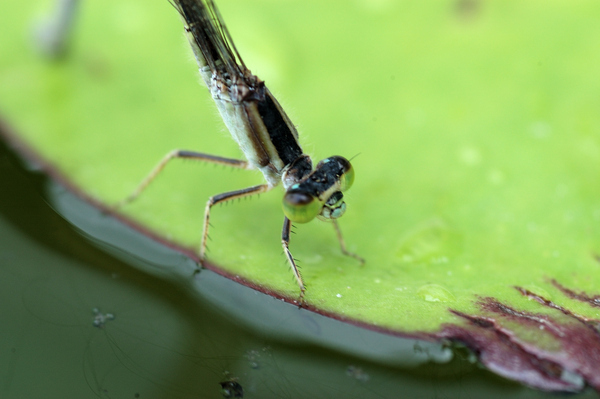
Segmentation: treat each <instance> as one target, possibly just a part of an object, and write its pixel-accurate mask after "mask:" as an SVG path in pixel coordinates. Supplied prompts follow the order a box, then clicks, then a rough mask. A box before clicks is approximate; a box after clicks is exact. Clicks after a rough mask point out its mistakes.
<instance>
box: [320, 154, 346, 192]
mask: <svg viewBox="0 0 600 399" xmlns="http://www.w3.org/2000/svg"><path fill="white" fill-rule="evenodd" d="M327 164H329V165H335V167H333V168H332V170H334V171H335V174H336V178H337V179H338V182H339V185H340V191H346V190H348V189H350V187H352V183H354V168H353V167H352V164H351V163H350V161H348V160H347V159H346V158H344V157H340V156H339V155H335V156H333V157H329V158H326V159H324V160H322V161H321V162H319V163H318V164H317V168H316V169H320V168H324V167H326V166H325V165H327Z"/></svg>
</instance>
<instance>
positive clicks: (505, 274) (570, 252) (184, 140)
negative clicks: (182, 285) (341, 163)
mask: <svg viewBox="0 0 600 399" xmlns="http://www.w3.org/2000/svg"><path fill="white" fill-rule="evenodd" d="M48 7H49V5H48V4H36V3H35V2H31V3H28V4H23V3H21V2H16V1H8V2H3V3H2V4H1V5H0V25H2V26H3V30H4V31H5V32H10V34H7V35H4V36H3V38H2V39H0V53H1V54H3V56H2V57H1V58H0V112H1V113H2V115H3V119H4V121H5V122H6V123H7V124H9V125H10V126H11V128H12V130H13V131H15V132H18V135H19V138H18V140H19V141H20V142H23V143H26V146H27V147H28V148H30V149H32V151H33V152H34V153H36V154H37V157H39V158H40V159H44V160H46V165H51V169H52V170H53V171H54V173H55V174H57V175H60V176H63V177H64V178H65V179H67V180H68V181H69V182H70V183H71V184H72V185H73V187H75V188H76V189H77V190H78V191H79V192H80V193H83V194H84V195H85V196H86V197H88V198H91V199H93V200H94V201H95V202H96V203H98V204H104V206H106V207H109V206H110V205H111V204H115V203H116V202H118V201H119V200H121V199H123V198H124V197H126V196H127V195H128V194H129V193H130V192H131V191H132V190H133V188H135V186H136V184H137V183H139V181H140V180H141V179H142V178H143V177H144V176H145V175H146V174H147V173H148V172H149V171H150V170H151V168H152V167H153V166H154V165H155V164H156V163H157V162H158V161H159V160H160V159H161V157H162V156H164V155H165V154H166V153H167V152H168V151H170V150H172V149H175V148H181V149H189V150H196V151H202V152H207V153H211V154H216V155H221V156H226V157H233V158H236V157H238V158H239V157H240V156H241V154H240V152H239V150H238V149H237V148H236V146H235V144H234V142H233V141H232V140H231V139H230V138H229V137H228V133H227V132H226V131H225V128H224V125H223V123H222V121H220V120H219V118H218V115H217V113H216V112H215V108H214V105H213V104H212V102H211V99H210V96H209V95H208V93H207V90H206V89H205V88H204V87H202V86H201V84H200V83H199V77H198V75H197V73H196V67H195V64H194V62H193V61H192V58H191V53H190V51H189V48H188V46H187V43H186V41H185V39H184V37H183V35H182V33H181V32H182V26H181V23H180V21H179V18H178V16H177V13H176V11H175V10H173V9H172V7H171V6H170V5H169V3H168V2H167V1H164V2H162V1H157V2H153V3H140V2H133V1H129V0H120V1H115V0H106V1H104V2H101V3H94V2H86V3H84V4H83V5H82V7H81V9H80V17H81V18H80V19H79V20H78V21H77V24H76V25H75V29H74V33H75V36H74V40H73V41H72V51H71V53H70V54H69V57H67V58H65V59H64V60H60V61H54V62H50V61H48V60H44V59H43V58H41V57H40V56H39V54H36V53H35V51H33V46H32V42H31V40H29V39H30V37H29V36H28V35H27V33H28V29H29V28H30V27H31V26H32V25H33V22H34V21H35V20H36V19H35V16H38V17H40V18H41V17H42V16H43V15H45V13H47V12H48V11H49V9H48ZM219 7H220V8H221V11H222V13H223V16H224V18H225V20H226V22H227V23H228V26H229V29H230V31H231V33H232V36H233V38H234V39H235V41H236V44H237V46H238V49H239V50H240V52H241V54H242V56H243V57H244V60H245V61H246V64H247V65H249V66H250V67H251V69H252V71H253V73H255V74H256V75H258V76H259V77H260V78H262V79H264V80H265V81H266V82H267V85H268V86H269V88H270V89H271V90H272V91H273V92H274V94H275V95H276V96H277V97H278V98H279V100H280V102H281V103H282V104H283V106H284V108H285V109H286V110H287V112H288V113H289V114H290V117H291V118H292V120H294V121H295V122H296V123H297V124H298V126H299V130H300V134H301V141H302V143H303V145H304V148H305V150H306V152H307V153H309V154H311V155H312V156H313V157H314V158H315V159H322V158H325V157H327V156H330V155H336V154H339V155H343V156H346V157H349V158H350V157H353V156H355V155H358V156H356V158H354V159H353V161H352V162H353V165H354V167H355V170H356V180H355V183H354V186H353V188H352V189H351V190H350V191H349V192H348V195H347V196H346V202H347V205H348V211H347V213H346V215H345V216H344V217H343V219H341V221H340V225H341V227H342V230H343V233H344V237H345V240H346V243H347V244H348V246H349V249H350V250H352V251H354V252H357V253H358V254H360V255H361V256H362V257H364V258H365V259H366V260H367V262H366V264H365V265H364V266H360V265H359V264H358V263H357V262H356V261H355V260H354V259H352V258H348V257H345V256H343V255H342V254H341V252H340V250H339V247H338V244H337V240H336V238H335V232H334V230H333V228H332V227H331V226H328V225H327V223H320V222H313V223H311V224H307V225H299V226H297V228H296V233H297V234H295V235H294V236H293V237H292V242H291V250H292V253H293V254H294V256H295V257H296V258H298V259H299V261H300V265H301V267H302V273H303V277H304V280H305V282H306V284H307V288H308V290H307V295H306V298H305V300H306V306H307V307H308V308H310V309H313V310H315V311H318V312H321V313H324V314H329V315H331V316H332V317H335V318H339V319H343V320H348V321H351V322H353V323H357V324H361V325H365V326H368V327H369V328H374V329H380V330H384V331H390V332H393V333H396V334H406V335H420V336H422V337H428V338H430V339H440V338H444V339H449V340H453V341H459V342H462V343H464V344H466V345H467V346H469V347H471V348H472V349H474V350H476V352H477V353H478V354H479V355H480V359H481V361H482V362H483V363H484V364H486V365H488V366H489V367H490V368H491V369H493V370H495V371H496V372H498V373H500V374H502V375H505V376H508V377H509V378H513V379H517V380H521V381H524V382H526V383H528V384H530V385H532V386H536V387H541V388H544V389H551V390H579V389H581V388H582V386H583V384H584V383H588V384H591V385H593V386H594V387H595V388H596V389H599V388H600V382H598V381H596V380H595V378H593V373H591V372H590V371H589V370H590V367H591V366H590V365H589V363H586V362H585V361H584V357H585V353H586V352H582V351H581V349H582V348H581V347H577V348H573V345H571V344H572V342H575V341H577V337H582V336H583V335H582V334H584V335H585V334H588V335H589V337H588V335H585V336H586V337H588V338H586V340H585V346H586V347H587V348H588V351H587V353H588V355H589V359H592V364H594V362H595V364H596V365H597V364H599V363H600V335H599V333H598V327H597V325H598V320H600V306H599V303H598V299H597V298H598V295H599V294H600V288H599V286H600V284H599V283H600V262H599V254H600V188H599V185H598V180H599V177H600V119H599V118H598V116H597V114H598V113H597V110H598V108H599V106H600V97H599V96H598V93H600V76H599V75H598V73H597V70H598V65H599V64H600V53H599V52H598V51H597V43H598V42H599V41H600V28H598V25H597V21H596V19H595V17H594V16H595V15H598V12H599V11H600V6H598V4H597V3H595V2H592V1H582V2H578V3H576V4H573V3H569V2H564V3H562V2H555V3H552V4H540V3H538V2H531V1H524V2H518V3H510V4H509V3H498V4H496V3H488V2H480V1H476V0H473V1H465V0H462V1H445V2H435V3H428V2H423V3H415V4H408V3H407V4H404V3H398V2H391V1H378V2H372V1H357V2H353V3H351V4H344V5H343V6H342V5H340V4H337V3H335V2H334V3H321V2H319V3H317V2H308V3H307V2H306V1H302V2H300V1H293V2H286V3H285V5H281V4H278V3H271V2H258V3H256V4H252V5H250V4H248V3H247V2H243V1H239V0H236V1H234V0H231V1H228V2H223V4H220V3H219ZM249 21H250V22H249ZM261 182H262V176H261V175H260V174H259V173H254V174H253V173H251V172H243V171H237V170H235V171H231V170H227V169H224V168H220V167H217V168H215V167H212V166H210V165H208V166H207V165H203V164H198V163H194V162H183V161H182V162H177V161H174V162H173V163H172V164H169V165H168V167H167V168H166V169H165V171H164V172H163V173H162V174H161V175H160V177H159V178H158V179H157V180H156V181H155V182H153V183H152V185H151V186H150V187H149V188H148V190H147V191H146V192H145V193H144V195H142V196H141V197H140V198H139V199H138V200H136V201H135V202H134V203H132V204H131V205H128V206H127V207H126V208H124V209H123V210H122V211H120V212H122V214H123V216H124V217H125V218H126V219H127V220H129V221H132V222H133V223H135V224H136V225H137V226H140V227H141V228H143V229H144V230H145V231H148V232H149V234H152V235H154V236H157V237H160V238H161V240H162V241H168V242H170V243H172V244H173V245H176V246H178V247H179V248H181V249H182V250H183V251H186V253H188V254H190V255H191V256H193V254H194V253H195V250H196V248H197V246H198V244H199V241H200V234H201V220H202V215H203V212H204V204H205V201H206V200H207V198H208V197H209V196H210V195H214V194H217V193H220V192H223V191H227V190H233V189H238V188H243V187H248V186H251V185H255V184H259V183H261ZM281 196H282V192H281V191H280V190H273V191H272V192H269V193H267V194H265V195H262V196H261V197H260V199H252V200H250V201H243V202H241V203H239V204H238V203H235V204H229V205H228V206H226V207H225V206H223V207H218V208H216V209H215V210H214V212H213V213H212V219H211V223H212V224H213V226H214V227H213V228H212V230H211V237H212V241H211V243H210V252H209V261H210V265H211V267H214V268H215V269H217V270H219V271H221V272H222V273H224V274H227V275H230V276H234V277H236V278H239V279H240V281H242V282H244V283H246V284H249V285H252V286H254V287H256V288H258V289H259V290H262V291H264V292H269V293H271V294H273V295H276V296H279V297H282V298H285V299H287V300H289V301H290V302H294V301H295V300H297V299H298V294H299V292H298V287H297V285H296V284H295V282H294V280H293V278H292V274H291V272H290V271H289V270H288V267H287V265H286V264H285V259H284V257H283V256H282V254H281V248H280V234H281V223H282V221H283V215H282V212H281ZM107 217H108V216H107ZM543 326H545V327H544V328H541V327H543ZM573 326H574V327H573ZM568 327H569V328H570V327H572V328H570V329H569V333H570V334H571V333H572V334H574V335H569V337H571V338H572V340H570V341H569V342H570V343H571V344H569V345H567V342H566V341H565V340H564V339H563V338H564V335H561V334H562V333H564V331H563V329H564V328H568ZM546 328H549V329H550V330H546ZM548 331H550V332H548ZM557 331H558V332H557ZM561 331H562V333H559V332H561ZM553 332H555V333H553ZM584 332H585V333H584ZM498 342H504V344H506V343H507V342H508V343H509V344H506V345H505V346H503V347H500V346H498ZM582 342H583V341H582ZM494 351H496V352H494ZM515 351H516V352H515ZM517 352H518V356H520V357H518V356H517V355H515V353H517ZM494 353H497V354H501V355H506V356H500V355H498V356H493V354H494ZM513 355H514V356H513ZM511 356H512V357H511ZM516 358H518V359H524V360H523V361H522V362H520V363H519V364H516V363H515V362H512V363H511V359H513V360H514V359H516ZM533 358H536V359H544V362H543V365H540V364H539V363H538V364H534V363H535V362H533V363H532V362H531V360H532V359H533ZM589 359H588V360H589ZM528 361H529V362H530V363H527V362H528ZM511 367H516V368H514V369H511ZM523 370H527V371H531V373H530V374H526V373H523ZM532 376H533V377H532Z"/></svg>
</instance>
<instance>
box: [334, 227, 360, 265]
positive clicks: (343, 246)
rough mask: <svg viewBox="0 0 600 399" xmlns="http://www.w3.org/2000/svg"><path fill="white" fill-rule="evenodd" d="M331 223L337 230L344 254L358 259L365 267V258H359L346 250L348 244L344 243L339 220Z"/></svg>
mask: <svg viewBox="0 0 600 399" xmlns="http://www.w3.org/2000/svg"><path fill="white" fill-rule="evenodd" d="M331 222H332V223H333V228H334V229H335V233H336V235H337V238H338V241H339V242H340V247H341V248H342V253H343V254H344V255H346V256H350V257H352V258H354V259H356V260H357V261H359V262H360V264H361V265H364V263H365V260H364V258H362V257H360V256H358V255H357V254H355V253H353V252H350V251H348V249H346V242H345V241H344V237H342V230H341V229H340V225H339V224H338V222H337V220H335V219H331Z"/></svg>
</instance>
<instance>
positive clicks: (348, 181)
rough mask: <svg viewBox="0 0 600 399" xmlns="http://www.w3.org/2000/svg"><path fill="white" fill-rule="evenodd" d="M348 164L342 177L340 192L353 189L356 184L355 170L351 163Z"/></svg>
mask: <svg viewBox="0 0 600 399" xmlns="http://www.w3.org/2000/svg"><path fill="white" fill-rule="evenodd" d="M346 162H347V169H346V171H345V172H344V173H343V174H342V175H341V176H340V190H341V191H346V190H348V189H349V188H350V187H352V183H354V168H353V167H352V164H351V163H350V161H346Z"/></svg>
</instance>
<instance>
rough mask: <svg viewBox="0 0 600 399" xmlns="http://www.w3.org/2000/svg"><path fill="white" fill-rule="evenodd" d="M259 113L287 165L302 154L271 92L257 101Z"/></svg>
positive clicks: (280, 156)
mask: <svg viewBox="0 0 600 399" xmlns="http://www.w3.org/2000/svg"><path fill="white" fill-rule="evenodd" d="M257 106H258V113H259V114H260V117H261V119H262V121H263V123H264V124H265V127H266V128H267V131H268V132H269V137H270V138H271V142H272V143H273V146H274V147H275V150H276V151H277V154H278V155H279V158H281V160H282V161H283V163H284V164H285V165H289V164H290V163H292V162H293V161H295V160H296V159H297V158H298V157H299V156H301V155H302V149H301V148H300V145H299V144H298V141H297V140H296V137H294V134H293V133H292V131H291V130H290V127H289V126H288V125H287V123H286V120H285V119H284V117H283V115H282V114H281V111H280V110H279V109H278V107H277V105H275V102H274V101H273V99H272V98H271V93H269V92H267V93H265V98H264V100H262V101H259V102H258V103H257Z"/></svg>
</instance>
